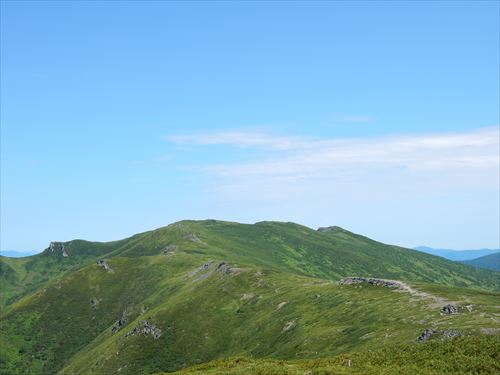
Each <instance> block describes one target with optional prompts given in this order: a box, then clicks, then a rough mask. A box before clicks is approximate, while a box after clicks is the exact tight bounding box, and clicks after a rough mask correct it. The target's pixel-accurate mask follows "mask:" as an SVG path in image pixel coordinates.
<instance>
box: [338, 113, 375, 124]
mask: <svg viewBox="0 0 500 375" xmlns="http://www.w3.org/2000/svg"><path fill="white" fill-rule="evenodd" d="M336 120H337V122H344V123H362V122H371V121H372V120H373V118H372V117H371V116H366V115H342V116H338V117H337V118H336Z"/></svg>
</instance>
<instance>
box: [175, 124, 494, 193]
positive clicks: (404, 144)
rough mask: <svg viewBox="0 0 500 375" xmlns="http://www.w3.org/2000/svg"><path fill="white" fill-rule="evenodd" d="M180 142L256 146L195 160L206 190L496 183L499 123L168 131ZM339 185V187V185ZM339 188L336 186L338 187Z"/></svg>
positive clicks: (363, 187) (491, 184)
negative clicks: (213, 159) (369, 129)
mask: <svg viewBox="0 0 500 375" xmlns="http://www.w3.org/2000/svg"><path fill="white" fill-rule="evenodd" d="M169 139H170V140H171V141H173V142H175V143H178V144H183V145H186V144H187V145H191V146H196V145H213V146H216V145H229V146H234V147H247V148H255V149H259V150H260V151H261V153H260V155H261V157H260V158H259V159H257V160H254V159H248V160H243V161H238V162H231V158H230V156H229V155H228V161H227V162H224V163H214V164H211V163H210V162H207V163H200V165H198V166H197V170H199V171H202V172H203V173H205V174H206V175H208V176H209V177H210V189H211V190H212V191H223V192H233V193H235V194H236V193H238V191H239V192H242V191H244V192H247V193H252V192H255V193H262V192H276V191H281V192H282V193H285V192H288V193H290V192H295V193H296V192H299V191H307V192H308V193H311V192H312V193H314V192H320V191H322V192H327V191H330V192H333V191H340V190H342V189H345V188H346V187H347V186H349V189H351V188H354V189H361V190H363V189H365V188H366V189H369V188H375V187H376V188H377V189H381V190H383V189H384V188H386V189H387V191H394V190H397V189H398V187H401V186H406V187H409V186H412V185H413V186H415V188H416V189H417V188H418V189H421V188H425V187H426V186H427V187H429V188H437V187H441V188H442V187H443V186H444V185H446V187H448V188H449V187H453V186H458V187H460V186H462V187H463V186H472V185H474V186H483V187H496V188H497V187H498V174H499V169H498V168H499V152H500V150H499V129H498V127H490V128H483V129H479V130H474V131H467V132H459V133H443V134H416V135H397V136H391V137H376V138H357V139H353V138H350V139H349V138H347V139H345V138H305V137H296V136H280V135H275V134H268V133H264V132H255V133H252V132H238V131H228V132H216V133H206V134H197V135H182V136H174V137H170V138H169ZM342 187H343V188H342ZM339 189H340V190H339Z"/></svg>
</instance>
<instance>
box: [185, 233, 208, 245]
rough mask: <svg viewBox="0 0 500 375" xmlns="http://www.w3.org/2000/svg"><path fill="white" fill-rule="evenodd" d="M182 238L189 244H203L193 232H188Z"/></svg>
mask: <svg viewBox="0 0 500 375" xmlns="http://www.w3.org/2000/svg"><path fill="white" fill-rule="evenodd" d="M184 238H185V239H186V240H189V241H191V242H194V243H197V244H204V242H203V241H202V240H200V239H199V238H198V236H197V235H196V234H194V233H193V232H188V233H186V234H185V235H184Z"/></svg>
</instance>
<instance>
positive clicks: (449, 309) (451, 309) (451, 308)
mask: <svg viewBox="0 0 500 375" xmlns="http://www.w3.org/2000/svg"><path fill="white" fill-rule="evenodd" d="M439 311H440V312H441V315H452V314H458V306H456V305H451V304H448V305H446V306H443V307H441V309H440V310H439Z"/></svg>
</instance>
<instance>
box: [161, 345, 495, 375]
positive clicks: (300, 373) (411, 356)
mask: <svg viewBox="0 0 500 375" xmlns="http://www.w3.org/2000/svg"><path fill="white" fill-rule="evenodd" d="M498 373H500V337H499V336H490V337H488V336H482V337H465V338H456V339H453V340H449V341H431V342H428V343H424V344H419V345H415V344H412V345H409V344H407V345H403V346H397V347H387V348H384V349H379V350H373V351H367V352H357V353H351V354H348V355H345V354H344V355H339V356H337V357H334V358H324V359H306V360H298V361H297V360H295V361H282V360H281V361H280V360H275V359H249V358H233V359H226V360H224V359H223V360H216V361H212V362H209V363H207V364H203V365H199V366H194V367H191V368H188V369H184V370H181V371H178V372H175V373H163V374H162V375H167V374H177V375H201V374H207V375H223V374H234V375H244V374H261V375H304V374H308V375H344V374H345V375H369V374H384V375H401V374H405V375H419V374H421V375H441V374H443V375H444V374H461V375H467V374H498ZM158 375H159V374H158Z"/></svg>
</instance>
